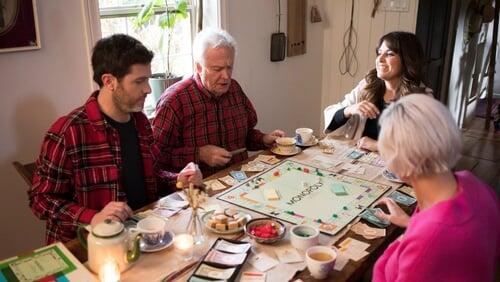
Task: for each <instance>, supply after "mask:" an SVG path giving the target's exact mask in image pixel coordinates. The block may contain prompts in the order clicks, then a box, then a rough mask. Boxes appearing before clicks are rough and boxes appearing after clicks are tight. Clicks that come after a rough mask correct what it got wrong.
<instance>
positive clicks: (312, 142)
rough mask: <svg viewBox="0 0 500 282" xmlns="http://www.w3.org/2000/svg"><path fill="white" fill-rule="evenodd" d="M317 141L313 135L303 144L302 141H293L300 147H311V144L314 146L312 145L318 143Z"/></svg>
mask: <svg viewBox="0 0 500 282" xmlns="http://www.w3.org/2000/svg"><path fill="white" fill-rule="evenodd" d="M318 142H319V140H318V138H316V137H313V139H312V140H310V141H309V142H307V143H304V144H303V143H299V142H298V141H297V143H295V144H296V145H297V146H300V147H311V146H314V145H316V144H318Z"/></svg>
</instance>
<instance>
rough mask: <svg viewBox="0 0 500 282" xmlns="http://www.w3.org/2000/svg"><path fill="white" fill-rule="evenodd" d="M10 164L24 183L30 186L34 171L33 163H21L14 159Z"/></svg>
mask: <svg viewBox="0 0 500 282" xmlns="http://www.w3.org/2000/svg"><path fill="white" fill-rule="evenodd" d="M12 165H13V166H14V167H15V168H16V170H17V172H18V173H19V174H20V175H21V177H22V178H23V179H24V181H25V182H26V184H28V186H29V187H31V181H32V180H33V173H34V172H35V163H27V164H22V163H20V162H17V161H16V162H12Z"/></svg>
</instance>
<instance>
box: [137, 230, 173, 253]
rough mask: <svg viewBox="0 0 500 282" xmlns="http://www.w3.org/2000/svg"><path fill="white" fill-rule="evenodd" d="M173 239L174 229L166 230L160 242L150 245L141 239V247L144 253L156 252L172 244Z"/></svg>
mask: <svg viewBox="0 0 500 282" xmlns="http://www.w3.org/2000/svg"><path fill="white" fill-rule="evenodd" d="M173 241H174V233H173V232H172V231H166V232H165V235H163V238H162V239H161V241H160V242H159V243H158V244H156V245H154V246H150V245H147V244H146V243H144V241H142V239H141V241H140V243H139V246H140V247H141V251H142V252H144V253H154V252H158V251H161V250H163V249H165V248H167V247H169V246H170V245H172V243H173Z"/></svg>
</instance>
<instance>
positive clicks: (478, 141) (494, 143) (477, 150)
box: [456, 118, 500, 196]
mask: <svg viewBox="0 0 500 282" xmlns="http://www.w3.org/2000/svg"><path fill="white" fill-rule="evenodd" d="M462 140H463V149H462V158H461V159H460V160H459V162H458V164H457V166H456V170H469V171H472V173H474V174H475V175H476V176H477V177H479V178H480V179H481V180H483V181H484V182H486V183H488V184H489V185H490V186H491V187H493V188H494V189H495V190H496V192H497V195H499V196H500V131H497V132H496V133H495V132H494V129H493V124H491V126H490V130H489V131H486V130H484V119H482V118H475V119H474V120H473V121H472V122H471V123H470V124H469V125H468V126H467V128H466V129H464V130H463V131H462Z"/></svg>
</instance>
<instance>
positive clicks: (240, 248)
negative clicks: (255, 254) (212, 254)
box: [215, 240, 252, 254]
mask: <svg viewBox="0 0 500 282" xmlns="http://www.w3.org/2000/svg"><path fill="white" fill-rule="evenodd" d="M250 247H252V244H250V243H244V244H234V243H231V242H228V241H226V240H220V241H219V242H217V245H215V249H217V250H219V251H223V252H228V253H233V254H241V253H246V252H247V251H248V249H250Z"/></svg>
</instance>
